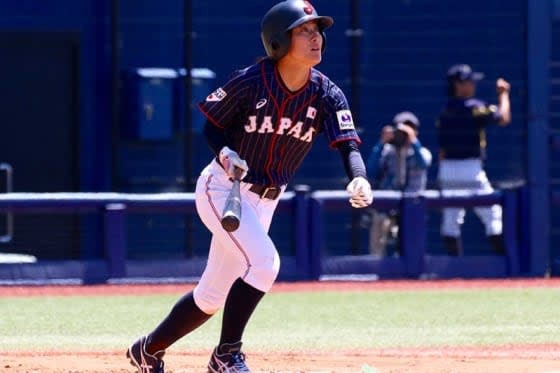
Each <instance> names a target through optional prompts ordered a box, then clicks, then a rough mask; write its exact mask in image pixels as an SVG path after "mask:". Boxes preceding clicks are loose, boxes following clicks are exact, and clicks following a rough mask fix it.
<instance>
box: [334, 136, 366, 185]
mask: <svg viewBox="0 0 560 373" xmlns="http://www.w3.org/2000/svg"><path fill="white" fill-rule="evenodd" d="M336 147H337V149H338V151H339V152H340V156H341V157H342V163H343V164H344V169H345V170H346V174H347V175H348V177H349V178H350V180H352V179H353V178H355V177H358V176H362V177H364V178H366V179H367V172H366V166H365V164H364V160H363V159H362V154H361V153H360V150H359V149H358V144H357V143H356V141H353V140H350V141H341V142H339V143H337V144H336Z"/></svg>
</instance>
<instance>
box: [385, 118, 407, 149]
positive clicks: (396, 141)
mask: <svg viewBox="0 0 560 373" xmlns="http://www.w3.org/2000/svg"><path fill="white" fill-rule="evenodd" d="M400 126H405V124H401V123H399V124H397V125H396V126H395V127H394V128H393V138H392V139H391V141H389V144H391V145H393V146H395V147H396V148H401V147H403V146H405V145H406V144H407V143H408V133H406V131H403V130H402V129H400V128H399V127H400Z"/></svg>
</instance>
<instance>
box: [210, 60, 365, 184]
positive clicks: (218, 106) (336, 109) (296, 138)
mask: <svg viewBox="0 0 560 373" xmlns="http://www.w3.org/2000/svg"><path fill="white" fill-rule="evenodd" d="M199 108H200V110H201V111H202V112H203V113H204V114H205V115H206V117H207V118H208V120H209V121H210V122H211V123H212V124H214V125H215V126H217V127H219V128H222V129H223V130H224V131H225V133H226V134H227V136H228V137H229V139H230V143H231V145H232V148H233V149H235V150H236V151H237V152H238V153H239V155H240V156H241V157H242V158H244V159H245V160H246V161H247V163H248V164H249V168H250V171H249V174H248V176H247V177H246V178H245V180H246V181H248V182H250V183H256V184H262V185H275V186H278V185H284V184H287V183H288V182H289V181H290V179H291V178H292V176H293V175H294V173H295V171H296V170H297V168H298V167H299V166H300V164H301V162H302V161H303V159H304V157H305V156H306V154H307V153H308V152H309V150H310V149H311V146H312V143H313V141H314V140H315V138H316V136H317V135H318V134H319V133H324V134H325V135H326V136H327V139H328V142H329V143H330V144H331V146H334V145H335V144H336V143H337V142H340V141H348V140H355V141H358V142H359V141H360V139H359V137H358V134H357V133H356V130H355V125H354V121H353V119H352V114H351V112H350V110H349V107H348V103H347V100H346V97H345V96H344V94H343V93H342V91H341V90H340V89H339V88H338V87H337V86H336V85H335V84H334V83H332V82H331V81H330V80H329V79H328V78H327V77H325V76H324V75H322V74H321V73H320V72H318V71H317V70H314V69H312V70H311V75H310V79H309V82H308V83H307V84H306V85H305V86H304V87H302V88H301V89H300V90H298V91H296V92H291V91H289V90H288V89H287V88H286V87H285V85H284V84H283V82H282V80H281V79H280V77H279V74H278V72H277V70H276V68H275V65H274V63H273V62H272V61H270V60H268V59H265V60H263V61H261V62H260V63H258V64H256V65H253V66H250V67H248V68H246V69H243V70H240V71H238V72H236V74H234V76H233V77H232V78H231V79H230V80H229V81H228V82H227V83H226V84H225V85H223V86H222V87H220V88H218V89H217V90H216V91H214V92H213V93H211V94H210V95H209V96H208V97H207V98H206V100H205V101H203V102H201V103H200V104H199Z"/></svg>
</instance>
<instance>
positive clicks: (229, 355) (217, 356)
mask: <svg viewBox="0 0 560 373" xmlns="http://www.w3.org/2000/svg"><path fill="white" fill-rule="evenodd" d="M241 344H242V343H241V342H237V343H232V344H229V343H224V344H223V345H221V346H218V347H216V348H215V349H214V352H213V353H212V357H211V358H210V362H209V363H208V373H251V371H250V370H249V368H247V365H245V354H244V353H243V352H241Z"/></svg>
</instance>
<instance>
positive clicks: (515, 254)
mask: <svg viewBox="0 0 560 373" xmlns="http://www.w3.org/2000/svg"><path fill="white" fill-rule="evenodd" d="M502 193H503V197H502V206H503V217H502V221H503V226H504V227H503V235H504V245H505V249H506V252H505V255H506V260H507V270H508V275H509V276H518V275H519V273H520V266H519V256H520V255H519V245H518V232H519V230H518V229H517V227H518V207H519V204H518V201H519V198H518V190H517V189H506V190H503V191H502Z"/></svg>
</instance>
